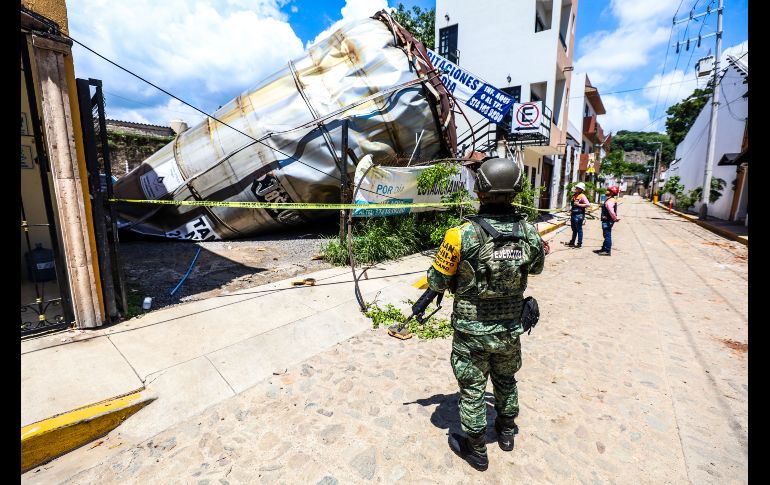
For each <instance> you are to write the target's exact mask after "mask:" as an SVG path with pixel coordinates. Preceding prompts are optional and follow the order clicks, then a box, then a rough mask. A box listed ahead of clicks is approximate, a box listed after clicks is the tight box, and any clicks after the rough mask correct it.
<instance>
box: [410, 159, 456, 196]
mask: <svg viewBox="0 0 770 485" xmlns="http://www.w3.org/2000/svg"><path fill="white" fill-rule="evenodd" d="M458 173H460V166H459V165H457V164H455V163H448V162H439V163H437V164H435V165H431V166H430V168H427V169H425V170H423V171H422V172H420V174H419V175H418V176H417V191H418V192H428V191H430V190H431V189H434V188H435V189H438V190H439V191H441V192H443V191H445V190H446V189H447V188H448V187H449V184H450V183H451V182H452V177H453V176H454V175H457V174H458Z"/></svg>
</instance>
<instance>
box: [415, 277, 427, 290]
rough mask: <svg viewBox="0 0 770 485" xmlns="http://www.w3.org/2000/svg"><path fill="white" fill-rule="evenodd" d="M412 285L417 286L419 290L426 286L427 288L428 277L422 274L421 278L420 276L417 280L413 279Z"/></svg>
mask: <svg viewBox="0 0 770 485" xmlns="http://www.w3.org/2000/svg"><path fill="white" fill-rule="evenodd" d="M412 286H414V287H415V288H418V289H420V290H425V289H427V288H428V277H427V276H423V277H422V278H420V279H419V280H417V281H415V282H414V283H413V284H412Z"/></svg>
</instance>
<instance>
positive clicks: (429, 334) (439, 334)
mask: <svg viewBox="0 0 770 485" xmlns="http://www.w3.org/2000/svg"><path fill="white" fill-rule="evenodd" d="M405 303H408V304H410V305H411V304H413V303H414V302H412V301H407V302H405ZM435 309H436V307H435V306H433V305H429V306H428V308H427V309H426V310H425V313H426V314H430V313H431V312H432V311H433V310H435ZM364 315H366V316H367V317H369V318H371V319H372V328H380V327H381V326H382V327H389V326H391V325H393V324H394V323H403V322H404V321H406V319H407V318H408V315H404V314H403V313H402V312H401V310H399V309H398V308H396V307H395V306H393V305H391V304H390V303H388V304H386V305H385V307H384V308H383V307H380V306H379V305H378V304H377V303H369V304H367V305H366V311H365V312H364ZM408 328H409V331H410V332H411V333H413V334H415V335H417V337H418V338H421V339H426V340H429V339H434V338H446V337H449V336H450V335H452V333H453V332H454V329H453V328H452V323H451V322H450V320H449V319H448V318H444V317H437V316H435V315H434V316H432V317H430V318H429V319H428V320H427V321H426V322H425V323H424V324H422V323H420V322H418V321H417V320H412V321H411V322H409V324H408Z"/></svg>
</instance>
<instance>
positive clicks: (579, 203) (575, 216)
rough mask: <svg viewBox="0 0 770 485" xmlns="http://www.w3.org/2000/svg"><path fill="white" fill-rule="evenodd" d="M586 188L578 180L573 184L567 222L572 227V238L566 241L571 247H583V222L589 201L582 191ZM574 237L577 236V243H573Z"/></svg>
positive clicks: (589, 204)
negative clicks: (573, 191) (573, 189)
mask: <svg viewBox="0 0 770 485" xmlns="http://www.w3.org/2000/svg"><path fill="white" fill-rule="evenodd" d="M585 190H586V184H584V183H583V182H579V183H578V184H577V185H576V186H575V193H574V194H572V199H571V206H570V211H569V212H570V217H569V223H570V227H572V239H570V241H569V242H568V243H567V246H569V247H572V248H581V247H583V222H584V221H585V219H586V207H590V206H591V203H590V202H589V201H588V197H586V194H584V193H583V192H584V191H585ZM575 238H577V244H575Z"/></svg>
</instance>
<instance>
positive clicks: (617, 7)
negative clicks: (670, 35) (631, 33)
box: [610, 0, 675, 26]
mask: <svg viewBox="0 0 770 485" xmlns="http://www.w3.org/2000/svg"><path fill="white" fill-rule="evenodd" d="M674 4H675V2H672V1H671V0H646V1H644V2H640V1H639V0H612V2H611V3H610V9H611V10H612V13H613V15H615V17H617V18H618V21H619V22H620V25H621V26H631V25H634V24H638V23H641V22H653V23H659V21H660V20H662V19H666V20H671V19H672V17H673V15H674V12H675V10H674Z"/></svg>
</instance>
